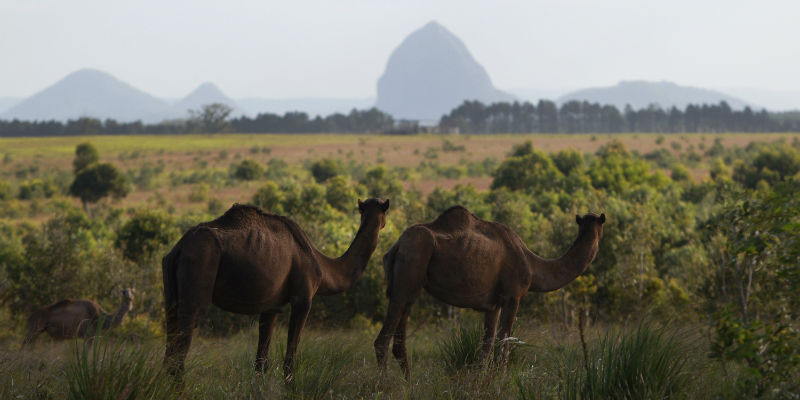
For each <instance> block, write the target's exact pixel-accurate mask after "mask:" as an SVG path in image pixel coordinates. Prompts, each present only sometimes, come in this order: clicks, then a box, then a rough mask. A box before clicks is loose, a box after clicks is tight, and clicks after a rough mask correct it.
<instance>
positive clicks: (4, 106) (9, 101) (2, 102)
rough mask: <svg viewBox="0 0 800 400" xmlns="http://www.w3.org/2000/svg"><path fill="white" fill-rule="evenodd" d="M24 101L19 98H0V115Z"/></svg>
mask: <svg viewBox="0 0 800 400" xmlns="http://www.w3.org/2000/svg"><path fill="white" fill-rule="evenodd" d="M22 100H24V99H23V98H21V97H0V114H2V113H4V112H5V111H6V110H8V109H10V108H11V107H13V106H15V105H17V104H18V103H19V102H21V101H22Z"/></svg>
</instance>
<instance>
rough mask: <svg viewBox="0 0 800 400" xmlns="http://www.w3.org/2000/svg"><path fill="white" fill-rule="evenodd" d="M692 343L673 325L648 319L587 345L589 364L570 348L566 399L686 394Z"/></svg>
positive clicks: (677, 395)
mask: <svg viewBox="0 0 800 400" xmlns="http://www.w3.org/2000/svg"><path fill="white" fill-rule="evenodd" d="M690 356H691V354H690V349H689V348H688V347H687V345H686V344H684V343H683V342H681V340H680V332H678V331H677V330H675V329H671V328H665V327H656V326H653V325H652V324H650V323H648V322H644V323H641V324H639V326H638V327H637V328H636V329H635V330H633V331H630V332H621V333H608V334H606V336H605V337H604V338H602V339H600V341H599V342H597V343H596V344H595V345H594V346H590V350H589V364H588V368H584V366H583V365H581V364H583V362H582V360H580V356H579V355H578V352H577V351H573V352H571V354H568V357H569V359H570V360H571V361H567V362H566V363H565V367H566V368H565V369H566V371H565V374H564V375H565V379H564V382H563V383H564V384H563V391H562V393H561V394H562V397H563V398H565V399H666V398H676V397H677V398H683V397H688V395H687V393H685V391H686V389H687V388H688V385H689V383H690V378H691V377H690V372H689V371H688V369H687V368H685V367H686V366H687V362H688V361H689V358H690Z"/></svg>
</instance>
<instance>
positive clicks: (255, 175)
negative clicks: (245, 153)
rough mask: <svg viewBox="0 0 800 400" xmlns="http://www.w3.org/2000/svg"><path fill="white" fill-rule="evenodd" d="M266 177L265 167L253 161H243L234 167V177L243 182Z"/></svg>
mask: <svg viewBox="0 0 800 400" xmlns="http://www.w3.org/2000/svg"><path fill="white" fill-rule="evenodd" d="M263 175H264V167H262V166H261V165H260V164H259V163H257V162H255V161H253V160H242V162H241V163H239V164H237V165H236V166H235V167H234V171H233V177H234V178H236V179H241V180H243V181H252V180H256V179H259V178H261V177H262V176H263Z"/></svg>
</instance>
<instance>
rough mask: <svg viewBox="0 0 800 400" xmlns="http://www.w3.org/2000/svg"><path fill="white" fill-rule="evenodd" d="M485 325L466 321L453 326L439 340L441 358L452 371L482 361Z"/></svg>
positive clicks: (446, 367)
mask: <svg viewBox="0 0 800 400" xmlns="http://www.w3.org/2000/svg"><path fill="white" fill-rule="evenodd" d="M482 338H483V325H482V324H480V323H476V322H464V323H461V324H459V325H458V326H455V327H453V328H452V330H451V331H450V332H449V333H448V334H446V335H445V337H444V339H441V340H440V341H439V346H438V349H437V350H438V353H439V358H440V359H441V360H442V362H443V363H444V366H445V369H446V370H447V371H448V372H450V373H456V372H458V371H459V370H461V369H463V368H465V367H469V366H473V365H475V364H477V363H478V361H480V356H481V341H482Z"/></svg>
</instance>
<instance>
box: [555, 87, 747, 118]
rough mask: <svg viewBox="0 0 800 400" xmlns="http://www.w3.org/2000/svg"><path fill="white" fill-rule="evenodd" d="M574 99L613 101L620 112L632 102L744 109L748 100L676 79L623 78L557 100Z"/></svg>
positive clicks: (633, 104) (636, 104)
mask: <svg viewBox="0 0 800 400" xmlns="http://www.w3.org/2000/svg"><path fill="white" fill-rule="evenodd" d="M570 100H579V101H582V100H587V101H590V102H592V103H601V104H612V105H615V106H617V108H619V109H620V111H622V110H624V109H625V105H626V104H630V105H631V107H633V108H634V109H640V108H646V107H648V106H649V105H650V104H654V103H655V104H658V105H660V106H661V107H662V108H670V107H672V106H675V107H678V108H680V109H683V108H685V107H686V105H688V104H704V103H705V104H717V103H719V102H720V101H723V100H724V101H726V102H727V103H728V105H730V106H731V107H732V108H735V109H741V108H744V107H745V106H747V105H750V106H751V107H753V105H751V104H747V103H746V102H744V101H742V100H740V99H738V98H735V97H733V96H729V95H727V94H725V93H722V92H717V91H715V90H709V89H701V88H696V87H691V86H680V85H677V84H675V83H672V82H648V81H622V82H620V83H618V84H616V85H615V86H609V87H600V88H590V89H582V90H578V91H575V92H571V93H567V94H565V95H563V96H561V97H559V98H558V99H556V101H557V102H558V103H566V102H567V101H570Z"/></svg>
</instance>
